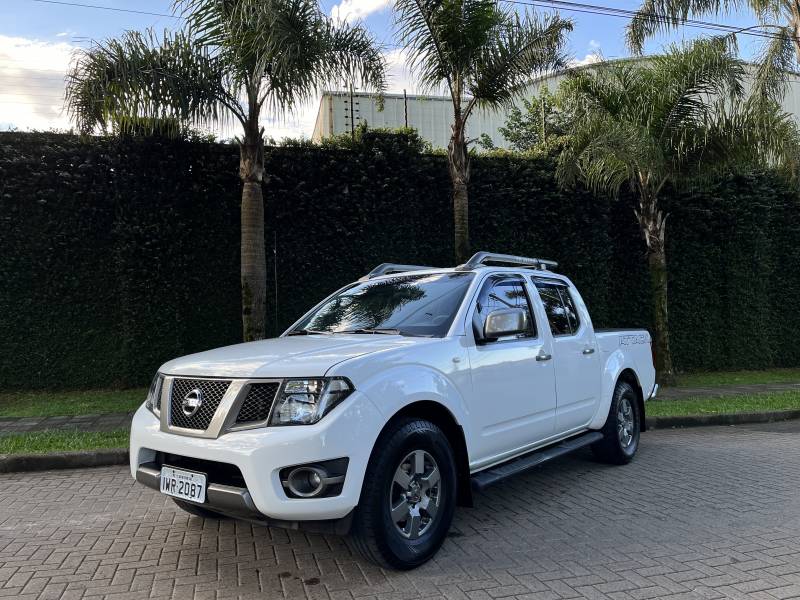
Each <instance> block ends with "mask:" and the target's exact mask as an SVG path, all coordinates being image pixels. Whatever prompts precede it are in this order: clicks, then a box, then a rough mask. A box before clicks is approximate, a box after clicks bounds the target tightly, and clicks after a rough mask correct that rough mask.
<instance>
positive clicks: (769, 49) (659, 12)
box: [627, 0, 800, 100]
mask: <svg viewBox="0 0 800 600" xmlns="http://www.w3.org/2000/svg"><path fill="white" fill-rule="evenodd" d="M741 9H749V10H751V11H752V12H753V13H754V14H755V16H756V18H757V19H758V24H757V25H754V26H752V27H747V28H743V29H742V30H740V32H746V31H749V30H758V31H759V33H761V34H762V35H765V37H767V38H768V39H769V42H767V43H766V44H765V46H764V48H763V49H762V52H761V56H760V59H759V60H758V66H757V69H756V73H755V90H756V92H757V93H756V96H758V95H762V96H766V97H767V98H768V99H770V100H780V99H781V98H782V97H783V95H784V94H785V93H786V85H787V84H786V76H787V72H788V71H790V70H792V68H793V67H794V66H795V65H796V63H798V62H800V2H798V0H642V4H641V6H640V7H639V10H638V11H636V14H635V15H634V16H633V17H632V19H631V22H630V23H629V24H628V29H627V40H628V45H629V46H630V48H631V50H633V51H634V52H635V53H637V54H640V53H641V52H642V49H643V46H644V42H645V40H647V38H649V37H652V36H654V35H656V34H658V33H666V32H668V31H670V30H674V29H676V28H678V27H680V26H681V25H682V24H683V23H684V22H685V21H686V20H687V19H689V18H691V17H698V16H700V15H704V14H720V13H725V12H729V11H733V10H741ZM732 37H733V38H735V34H734V35H732Z"/></svg>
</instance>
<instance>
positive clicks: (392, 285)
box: [288, 273, 473, 337]
mask: <svg viewBox="0 0 800 600" xmlns="http://www.w3.org/2000/svg"><path fill="white" fill-rule="evenodd" d="M472 278H473V273H436V274H433V275H404V276H402V277H390V278H387V279H377V280H374V281H365V282H364V283H358V284H355V285H353V286H352V287H349V288H347V289H345V290H344V291H342V292H339V293H338V294H336V295H335V296H333V297H332V298H330V299H329V300H328V301H326V302H325V303H324V304H323V305H322V306H321V307H319V308H318V309H317V310H315V311H314V312H313V313H311V314H310V315H308V316H307V317H306V318H304V319H303V320H302V321H301V322H300V324H299V325H297V327H295V328H294V329H293V330H292V331H290V332H289V333H288V335H301V334H307V333H364V334H367V333H372V334H379V333H387V334H400V335H418V336H429V337H442V336H444V335H445V334H446V333H447V331H448V329H450V324H451V323H452V322H453V318H454V317H455V314H456V311H458V307H459V306H460V305H461V301H462V300H463V299H464V294H465V293H466V291H467V288H468V287H469V284H470V282H471V281H472Z"/></svg>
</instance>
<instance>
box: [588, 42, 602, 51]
mask: <svg viewBox="0 0 800 600" xmlns="http://www.w3.org/2000/svg"><path fill="white" fill-rule="evenodd" d="M599 47H600V42H598V41H597V40H589V48H595V49H596V48H599Z"/></svg>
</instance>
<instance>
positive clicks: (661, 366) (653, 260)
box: [636, 186, 675, 385]
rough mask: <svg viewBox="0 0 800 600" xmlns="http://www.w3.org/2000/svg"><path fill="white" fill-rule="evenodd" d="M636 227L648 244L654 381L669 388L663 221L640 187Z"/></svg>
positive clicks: (655, 201) (654, 201)
mask: <svg viewBox="0 0 800 600" xmlns="http://www.w3.org/2000/svg"><path fill="white" fill-rule="evenodd" d="M636 216H637V218H638V220H639V226H640V228H641V230H642V234H643V235H644V239H645V243H646V244H647V264H648V267H649V270H650V292H651V299H652V303H653V330H654V334H655V335H654V340H653V350H654V354H655V367H656V378H657V381H658V382H659V383H660V384H662V385H664V384H666V385H671V384H673V383H674V380H675V370H674V368H673V366H672V352H671V350H670V343H669V319H668V313H667V253H666V247H665V244H664V240H665V233H666V221H665V215H664V213H663V212H662V211H661V210H660V209H659V208H658V199H657V197H656V196H655V195H654V194H652V193H651V192H650V191H649V190H647V189H646V186H643V187H642V188H640V200H639V210H638V211H637V212H636Z"/></svg>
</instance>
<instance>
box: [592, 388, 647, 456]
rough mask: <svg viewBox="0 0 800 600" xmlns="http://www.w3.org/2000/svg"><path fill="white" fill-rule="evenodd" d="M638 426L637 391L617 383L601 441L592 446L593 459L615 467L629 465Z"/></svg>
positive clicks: (634, 451) (633, 453)
mask: <svg viewBox="0 0 800 600" xmlns="http://www.w3.org/2000/svg"><path fill="white" fill-rule="evenodd" d="M640 423H641V415H640V414H639V397H638V395H637V394H636V390H635V389H634V388H633V386H632V385H631V384H629V383H628V382H626V381H620V382H618V383H617V387H616V388H615V389H614V396H613V397H612V399H611V407H610V408H609V410H608V418H607V419H606V424H605V425H604V426H603V429H602V430H601V433H602V434H603V439H602V440H601V441H599V442H597V443H596V444H594V445H592V451H593V452H594V455H595V456H596V457H597V458H599V459H600V460H602V461H603V462H607V463H611V464H614V465H625V464H628V463H629V462H631V460H633V457H634V456H635V455H636V451H637V450H638V449H639V435H640V433H641V427H640Z"/></svg>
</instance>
